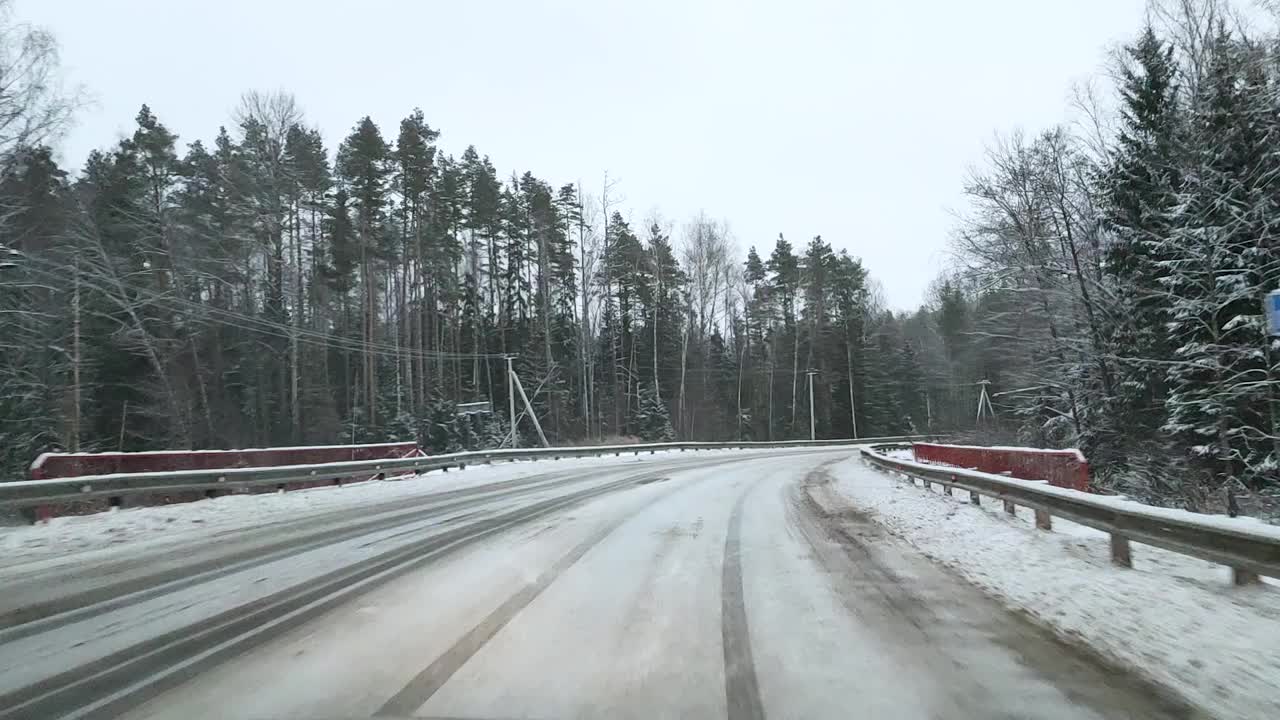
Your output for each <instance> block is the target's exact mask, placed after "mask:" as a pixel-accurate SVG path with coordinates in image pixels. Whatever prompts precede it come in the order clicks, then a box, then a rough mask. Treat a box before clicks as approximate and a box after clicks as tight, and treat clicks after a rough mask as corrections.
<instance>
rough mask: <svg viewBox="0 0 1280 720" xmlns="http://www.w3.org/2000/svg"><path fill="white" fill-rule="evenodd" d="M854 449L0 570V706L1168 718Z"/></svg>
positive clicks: (609, 469) (668, 463)
mask: <svg viewBox="0 0 1280 720" xmlns="http://www.w3.org/2000/svg"><path fill="white" fill-rule="evenodd" d="M851 454H852V453H851V452H850V451H849V450H839V451H831V450H822V451H815V450H803V451H778V452H773V453H767V454H764V453H759V452H756V453H745V454H744V453H732V452H710V453H688V454H680V453H667V454H659V455H655V456H653V457H650V458H645V461H644V462H642V463H636V462H634V461H632V462H629V463H626V464H622V463H610V462H600V463H598V464H596V465H593V466H591V467H582V466H578V467H576V468H574V469H564V468H563V467H561V468H557V464H556V463H554V462H547V463H545V465H546V470H545V472H541V471H539V474H537V475H535V476H532V477H527V478H524V479H521V480H518V481H508V482H499V483H492V484H486V485H476V486H472V487H466V488H462V489H455V490H450V491H445V492H431V491H430V484H429V483H430V479H429V478H424V479H421V480H414V481H411V482H418V483H422V486H423V492H422V493H421V494H419V495H415V496H413V497H412V499H398V500H397V501H395V502H393V503H382V504H376V503H360V502H358V501H356V500H355V498H358V495H355V494H353V495H352V497H353V504H352V506H351V507H350V508H349V510H346V511H343V512H330V513H326V514H323V515H318V516H314V517H309V518H305V519H302V520H299V521H298V522H293V523H283V524H273V525H272V526H271V527H268V528H262V529H260V530H258V531H254V532H240V533H235V534H228V535H227V536H226V537H222V538H219V539H218V541H217V542H211V543H208V544H207V546H204V547H192V548H183V549H182V550H181V551H174V550H172V549H170V550H167V551H163V552H160V551H157V552H150V553H148V552H143V551H139V552H135V553H119V554H118V555H119V556H118V557H116V558H115V559H114V560H96V561H95V562H94V563H92V565H86V564H83V563H81V564H77V563H62V564H59V565H57V566H54V567H52V568H51V569H48V570H46V571H39V570H30V569H28V570H26V571H22V572H19V571H11V572H10V573H9V575H8V576H7V577H4V576H3V575H4V573H3V572H0V581H3V582H4V583H5V587H6V592H5V593H3V597H2V599H0V718H51V717H127V718H133V719H141V718H183V719H185V720H198V719H204V718H210V719H211V718H220V719H221V718H306V719H311V718H371V717H390V718H408V717H413V718H468V719H474V720H481V719H483V720H491V719H494V718H663V717H688V718H717V717H719V718H724V717H728V718H745V719H752V718H765V717H768V718H856V717H866V718H974V719H977V718H981V719H983V720H986V719H989V718H1036V719H1044V720H1059V719H1061V720H1066V719H1068V718H1070V719H1077V718H1170V717H1185V716H1186V715H1185V713H1183V712H1182V711H1180V710H1179V709H1177V708H1173V707H1171V706H1169V705H1167V704H1165V703H1162V702H1161V701H1159V700H1156V699H1154V697H1153V695H1152V693H1151V692H1150V691H1149V689H1147V688H1146V687H1144V686H1143V685H1141V684H1140V683H1139V682H1137V681H1136V680H1134V679H1132V678H1130V677H1128V676H1127V675H1126V674H1124V673H1122V672H1117V671H1116V670H1114V669H1107V668H1102V667H1098V666H1097V665H1096V664H1094V663H1093V662H1091V661H1090V660H1089V659H1087V657H1085V656H1084V655H1082V654H1081V653H1079V652H1077V651H1075V650H1073V649H1071V648H1069V647H1067V646H1065V645H1062V644H1060V643H1058V642H1056V641H1055V640H1053V639H1052V638H1050V637H1049V636H1048V635H1047V634H1045V633H1044V632H1042V631H1040V630H1038V629H1037V628H1035V627H1033V626H1032V625H1031V624H1029V623H1028V622H1027V621H1025V620H1024V619H1022V618H1020V617H1018V616H1016V615H1014V614H1011V613H1009V612H1006V611H1005V610H1003V609H1002V608H1000V607H999V606H997V605H996V604H994V603H993V602H991V601H990V600H988V599H986V598H985V597H984V596H982V595H981V594H980V593H979V592H977V591H976V590H974V589H973V588H972V587H970V586H968V585H966V584H964V583H963V582H962V581H960V580H959V579H957V578H956V577H955V576H953V575H951V574H949V573H948V572H946V571H944V570H942V569H939V568H938V567H935V566H934V565H932V564H930V563H929V562H928V561H927V560H925V559H923V558H922V557H920V556H918V555H916V554H914V553H913V552H912V551H911V550H910V549H909V548H908V547H907V546H905V545H904V544H902V543H901V542H900V541H898V540H895V539H893V538H891V537H889V536H887V535H886V534H884V533H883V532H882V531H881V530H880V529H879V528H878V526H877V525H875V524H874V523H873V522H871V521H870V520H869V519H868V518H866V517H864V516H862V515H860V514H859V512H858V511H857V509H856V508H849V507H846V506H844V505H843V504H842V502H841V501H840V500H839V499H838V497H837V496H836V495H835V494H834V493H833V492H831V491H830V489H829V487H828V485H827V480H828V475H827V468H828V467H829V465H830V464H831V463H834V462H848V461H849V458H850V456H851ZM866 472H875V471H873V470H870V469H867V470H866ZM19 568H21V566H19Z"/></svg>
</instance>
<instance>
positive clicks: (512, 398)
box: [505, 355, 520, 448]
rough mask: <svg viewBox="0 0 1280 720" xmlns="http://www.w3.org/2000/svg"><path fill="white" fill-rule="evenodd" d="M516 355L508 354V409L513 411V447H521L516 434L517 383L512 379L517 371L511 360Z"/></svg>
mask: <svg viewBox="0 0 1280 720" xmlns="http://www.w3.org/2000/svg"><path fill="white" fill-rule="evenodd" d="M515 358H516V356H515V355H507V356H506V358H505V359H506V361H507V409H508V410H509V411H510V412H511V447H513V448H514V447H519V445H520V440H519V437H520V436H519V435H517V434H516V389H515V383H514V382H513V381H512V378H514V377H515V376H516V375H515V371H514V370H512V369H511V361H513V360H515Z"/></svg>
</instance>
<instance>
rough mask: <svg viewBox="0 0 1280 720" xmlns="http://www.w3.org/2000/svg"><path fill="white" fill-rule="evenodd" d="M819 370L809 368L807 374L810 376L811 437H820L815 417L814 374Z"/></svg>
mask: <svg viewBox="0 0 1280 720" xmlns="http://www.w3.org/2000/svg"><path fill="white" fill-rule="evenodd" d="M817 374H818V371H817V370H807V371H805V375H808V376H809V439H810V440H817V439H818V427H817V424H816V423H815V421H814V417H813V376H814V375H817Z"/></svg>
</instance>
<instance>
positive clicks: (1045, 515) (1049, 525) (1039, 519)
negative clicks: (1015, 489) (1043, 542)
mask: <svg viewBox="0 0 1280 720" xmlns="http://www.w3.org/2000/svg"><path fill="white" fill-rule="evenodd" d="M1036 527H1038V528H1040V529H1041V530H1052V529H1053V516H1052V515H1050V514H1049V511H1048V510H1037V511H1036Z"/></svg>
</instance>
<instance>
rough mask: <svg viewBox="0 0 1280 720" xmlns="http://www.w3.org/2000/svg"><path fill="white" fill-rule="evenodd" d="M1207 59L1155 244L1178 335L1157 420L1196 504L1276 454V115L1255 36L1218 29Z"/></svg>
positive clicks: (1262, 479)
mask: <svg viewBox="0 0 1280 720" xmlns="http://www.w3.org/2000/svg"><path fill="white" fill-rule="evenodd" d="M1211 60H1212V62H1211V64H1210V67H1209V70H1208V75H1207V77H1206V78H1205V79H1204V83H1203V86H1202V88H1203V89H1202V92H1203V97H1201V98H1197V102H1196V103H1195V105H1194V106H1193V112H1194V116H1193V119H1192V133H1193V137H1194V138H1195V145H1194V147H1193V148H1192V149H1191V150H1190V153H1191V154H1192V156H1193V157H1194V165H1193V171H1192V172H1189V173H1187V174H1186V177H1185V178H1184V180H1183V184H1182V192H1181V195H1180V199H1181V202H1180V203H1179V204H1178V205H1177V206H1176V207H1175V208H1174V209H1173V210H1172V211H1171V212H1170V213H1169V214H1168V221H1169V222H1170V223H1171V224H1172V226H1173V229H1172V231H1171V233H1170V235H1169V238H1168V239H1167V240H1166V241H1165V242H1163V243H1160V244H1159V245H1158V247H1156V248H1155V250H1156V251H1157V252H1158V253H1159V254H1160V257H1161V258H1162V260H1161V261H1160V266H1161V268H1162V270H1163V271H1164V272H1165V273H1166V276H1165V278H1163V286H1164V287H1165V289H1166V290H1167V295H1166V298H1167V302H1169V305H1170V321H1169V330H1170V335H1171V338H1172V340H1173V342H1174V344H1175V346H1176V347H1177V349H1176V350H1175V352H1174V358H1175V362H1174V363H1173V364H1171V365H1169V368H1168V373H1167V376H1166V377H1167V382H1168V384H1169V396H1168V401H1167V406H1168V408H1169V415H1168V421H1167V422H1166V424H1165V427H1164V429H1165V431H1166V432H1168V433H1171V434H1172V436H1173V437H1174V438H1175V442H1176V443H1177V447H1186V448H1189V450H1190V459H1191V462H1192V464H1193V467H1195V468H1196V469H1197V470H1199V471H1200V472H1201V473H1202V477H1201V478H1188V480H1189V481H1192V482H1187V483H1184V485H1183V487H1182V490H1181V494H1182V495H1183V497H1184V498H1185V499H1186V502H1187V503H1188V504H1189V505H1190V506H1191V507H1193V508H1196V509H1200V508H1203V507H1205V506H1206V504H1207V497H1206V495H1207V494H1209V493H1215V491H1216V490H1217V489H1218V488H1220V487H1223V486H1224V485H1227V484H1229V483H1233V482H1239V483H1242V484H1243V485H1244V487H1247V488H1250V489H1253V490H1258V489H1261V488H1263V487H1265V486H1268V485H1271V486H1274V485H1276V484H1277V466H1278V463H1280V458H1277V454H1276V446H1275V441H1274V433H1275V430H1274V429H1273V428H1272V427H1271V419H1270V414H1269V412H1268V411H1269V403H1270V401H1271V398H1270V397H1269V391H1271V389H1272V388H1271V387H1270V386H1272V385H1274V384H1275V382H1274V380H1272V379H1271V376H1270V373H1269V372H1268V366H1267V365H1268V361H1267V357H1266V352H1265V350H1264V348H1265V347H1266V345H1265V344H1266V342H1267V339H1266V337H1265V335H1264V332H1263V328H1262V318H1261V305H1260V303H1259V298H1261V297H1262V296H1263V294H1264V293H1265V292H1266V291H1267V290H1269V289H1272V288H1274V287H1276V285H1277V283H1280V257H1278V256H1277V254H1276V253H1275V248H1276V247H1277V244H1276V243H1277V240H1276V235H1275V231H1274V230H1272V229H1271V222H1272V220H1271V218H1273V217H1274V216H1275V212H1276V210H1277V205H1276V200H1275V199H1274V198H1275V196H1276V191H1277V189H1278V188H1277V180H1276V179H1275V178H1276V171H1277V169H1280V166H1278V165H1277V164H1276V163H1275V161H1274V160H1273V159H1272V158H1271V156H1272V154H1273V153H1271V151H1270V148H1271V147H1272V146H1273V145H1274V141H1275V139H1276V138H1277V137H1280V134H1278V133H1280V124H1277V123H1276V121H1275V119H1274V107H1273V106H1272V105H1271V102H1270V98H1271V97H1273V96H1274V95H1273V92H1274V91H1273V90H1272V89H1271V88H1269V87H1268V84H1269V82H1268V79H1267V77H1266V76H1265V74H1264V72H1263V69H1262V67H1261V66H1260V63H1259V62H1258V60H1259V59H1258V57H1257V56H1256V54H1255V51H1254V49H1253V48H1252V47H1250V46H1247V45H1244V44H1243V43H1240V42H1238V41H1236V40H1235V39H1233V38H1231V37H1230V36H1229V35H1228V34H1226V32H1225V31H1220V33H1219V35H1218V37H1217V38H1216V39H1215V42H1214V45H1213V52H1212V55H1211Z"/></svg>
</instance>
